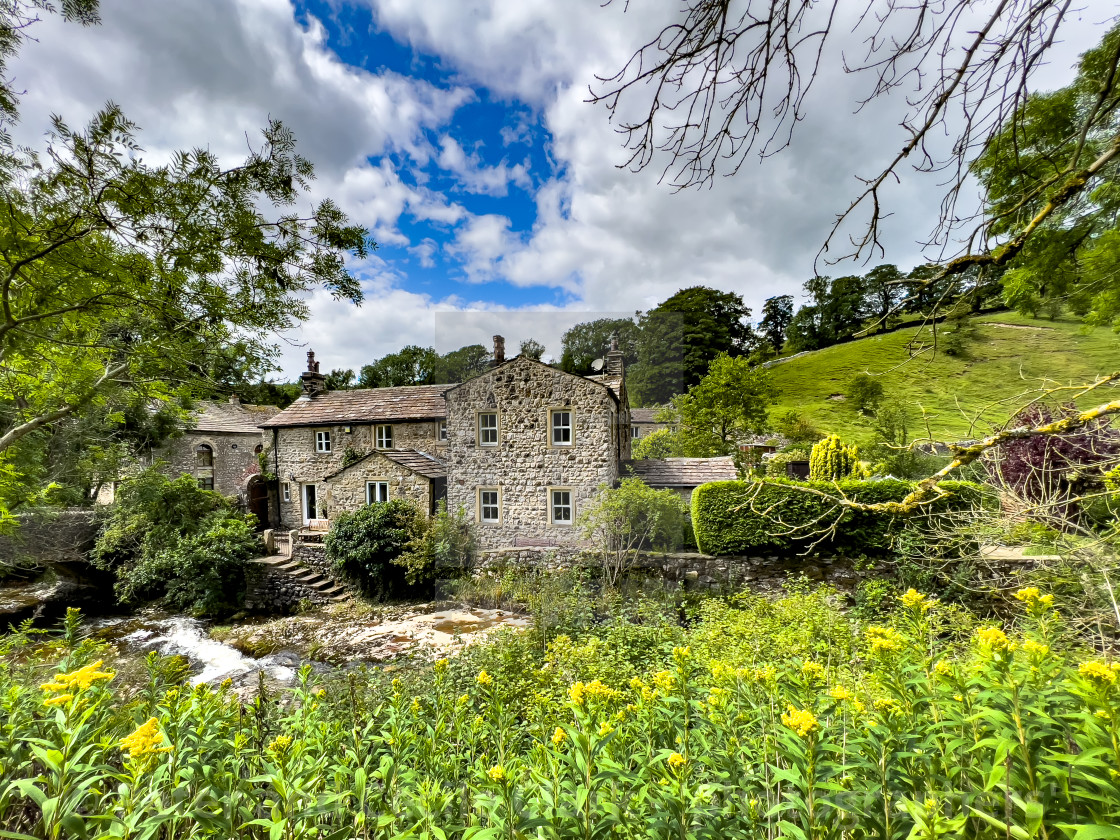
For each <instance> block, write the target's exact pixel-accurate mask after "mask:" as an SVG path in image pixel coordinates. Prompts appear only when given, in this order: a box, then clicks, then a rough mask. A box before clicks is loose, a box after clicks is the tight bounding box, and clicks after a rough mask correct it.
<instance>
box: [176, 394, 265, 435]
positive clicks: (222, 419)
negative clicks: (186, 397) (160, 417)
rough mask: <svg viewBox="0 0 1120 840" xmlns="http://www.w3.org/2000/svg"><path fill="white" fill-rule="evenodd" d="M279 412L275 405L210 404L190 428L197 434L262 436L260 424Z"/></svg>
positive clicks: (201, 410) (195, 417) (197, 416)
mask: <svg viewBox="0 0 1120 840" xmlns="http://www.w3.org/2000/svg"><path fill="white" fill-rule="evenodd" d="M279 411H280V409H279V408H277V407H276V406H274V405H250V404H248V403H239V402H208V403H205V404H204V405H203V407H202V408H201V409H200V410H199V411H198V412H197V413H196V414H195V416H194V420H193V421H192V422H191V426H190V428H191V431H195V432H209V433H218V434H242V435H260V433H261V430H260V424H261V423H263V422H264V421H265V420H268V419H269V418H270V417H273V416H275V415H276V414H278V413H279Z"/></svg>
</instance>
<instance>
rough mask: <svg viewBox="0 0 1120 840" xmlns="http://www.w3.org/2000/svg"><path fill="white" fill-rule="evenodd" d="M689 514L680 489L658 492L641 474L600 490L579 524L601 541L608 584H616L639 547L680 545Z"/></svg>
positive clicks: (599, 544) (587, 533) (593, 537)
mask: <svg viewBox="0 0 1120 840" xmlns="http://www.w3.org/2000/svg"><path fill="white" fill-rule="evenodd" d="M686 515H687V508H686V506H685V503H684V500H683V499H682V498H681V497H680V496H679V495H678V494H677V493H676V492H675V491H673V490H654V489H653V488H652V487H650V486H649V485H647V484H646V483H645V482H644V481H642V480H641V479H640V478H624V479H622V481H620V482H619V484H618V486H617V487H610V486H608V485H605V484H604V485H602V486H601V487H600V488H599V492H598V495H597V496H596V498H595V501H594V502H593V503H592V504H591V505H590V506H589V507H588V508H587V509H586V510H585V511H584V512H583V513H582V514H581V515H580V517H579V521H578V525H579V527H580V529H581V530H582V532H583V533H584V535H585V536H587V537H588V538H590V539H593V540H594V541H595V542H596V544H597V546H598V548H599V554H600V557H601V560H602V569H603V576H604V578H605V579H606V582H607V585H608V586H615V585H616V584H617V583H618V581H619V578H620V577H621V576H622V573H623V572H625V571H626V569H627V568H629V566H630V565H631V564H632V563H633V561H634V559H635V557H636V556H637V553H638V552H639V551H641V550H643V549H646V550H653V551H669V550H672V549H675V548H679V547H680V545H681V543H682V541H683V536H684V524H685V521H686Z"/></svg>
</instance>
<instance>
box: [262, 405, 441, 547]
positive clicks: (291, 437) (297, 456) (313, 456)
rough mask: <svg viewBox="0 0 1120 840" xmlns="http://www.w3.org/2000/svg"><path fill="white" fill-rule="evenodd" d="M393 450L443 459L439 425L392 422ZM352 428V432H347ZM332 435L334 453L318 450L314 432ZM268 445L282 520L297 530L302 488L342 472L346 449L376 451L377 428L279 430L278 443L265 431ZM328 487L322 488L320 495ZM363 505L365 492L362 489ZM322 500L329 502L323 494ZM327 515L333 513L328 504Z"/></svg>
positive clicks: (276, 436)
mask: <svg viewBox="0 0 1120 840" xmlns="http://www.w3.org/2000/svg"><path fill="white" fill-rule="evenodd" d="M391 425H392V427H393V448H394V449H416V450H419V451H421V452H427V453H429V454H432V455H435V456H436V457H441V455H442V453H443V451H444V450H445V449H446V445H445V444H443V443H441V442H440V441H438V440H437V437H438V430H439V425H438V423H436V422H433V421H430V420H426V421H416V422H408V423H393V424H391ZM346 428H349V429H350V431H349V432H347V431H345V429H346ZM319 431H329V432H330V433H331V451H330V452H329V453H328V452H316V451H315V433H316V432H319ZM266 437H267V438H268V443H269V444H270V445H274V446H275V452H276V456H275V461H274V462H273V463H274V464H275V469H276V475H277V477H278V478H279V480H280V497H281V498H280V521H281V522H282V523H283V524H284V525H286V526H288V527H298V526H299V525H300V524H301V523H302V522H303V512H302V497H301V485H303V484H319V483H320V482H322V481H323V479H324V478H326V476H328V475H332V474H333V473H337V472H339V471H340V470H341V469H342V460H343V458H344V456H345V454H346V450H347V449H350V450H353V451H354V452H357V453H359V454H362V455H364V454H365V453H367V452H371V451H373V449H374V426H373V425H370V424H364V425H357V424H351V425H349V426H307V427H298V428H286V429H277V430H276V431H275V441H276V442H275V444H273V443H272V438H273V434H272V432H270V431H266ZM285 484H287V485H288V499H287V500H285V499H284V485H285ZM325 489H326V488H321V489H320V493H321V494H322V492H323V490H325ZM362 493H363V498H362V502H363V504H364V501H365V499H364V493H365V489H364V487H363V490H362ZM320 499H321V500H323V501H326V499H325V498H324V496H323V495H320ZM326 503H327V512H328V514H329V513H330V512H331V506H330V502H329V501H327V502H326Z"/></svg>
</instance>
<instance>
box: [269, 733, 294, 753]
mask: <svg viewBox="0 0 1120 840" xmlns="http://www.w3.org/2000/svg"><path fill="white" fill-rule="evenodd" d="M291 745H292V736H291V735H277V736H276V737H275V738H273V739H272V742H271V743H269V745H268V748H269V750H271V751H272V752H278V753H282V752H286V751H287V750H288V748H289V747H290V746H291Z"/></svg>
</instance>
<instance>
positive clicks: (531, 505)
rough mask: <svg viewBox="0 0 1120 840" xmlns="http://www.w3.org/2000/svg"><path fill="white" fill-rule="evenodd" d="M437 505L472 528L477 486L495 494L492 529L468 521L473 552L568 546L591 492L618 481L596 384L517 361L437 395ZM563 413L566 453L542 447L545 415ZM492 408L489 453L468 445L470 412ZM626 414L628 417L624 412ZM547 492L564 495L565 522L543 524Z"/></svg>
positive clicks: (611, 421)
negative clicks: (442, 449)
mask: <svg viewBox="0 0 1120 840" xmlns="http://www.w3.org/2000/svg"><path fill="white" fill-rule="evenodd" d="M446 398H447V415H448V421H447V423H448V438H449V440H448V448H447V456H446V457H447V461H448V480H447V506H448V509H449V510H452V511H454V510H457V509H458V508H459V507H463V508H465V509H466V510H467V511H468V512H470V513H471V514H472V515H473V516H474V518H475V519H476V522H477V521H478V519H479V516H478V490H479V488H499V490H500V500H501V513H500V522H498V523H495V524H491V523H485V522H478V527H477V535H478V544H479V546H480V547H481V548H484V549H485V548H493V547H499V546H512V545H514V544H515V543H516V542H518V541H520V542H526V541H528V542H533V543H537V544H547V545H554V546H565V547H578V546H580V545H581V544H582V542H583V541H582V540H581V538H580V536H579V533H578V529H577V527H576V525H575V520H576V519H578V517H579V514H580V511H581V510H583V509H585V508H586V506H587V505H588V504H589V503H590V502H591V500H592V498H593V496H594V495H595V492H596V490H597V488H598V487H599V485H601V484H611V483H613V482H614V481H615V480H616V479H617V478H618V460H619V438H620V430H621V429H622V428H625V429H626V430H627V433H628V428H629V422H628V420H626V422H625V423H620V419H622V418H620V410H619V404H618V403H617V402H616V401H615V399H614V397H613V395H612V394H611V392H610V391H609V390H608V389H607V388H606V387H604V386H603V385H600V384H597V383H594V382H590V381H588V380H587V379H584V378H583V377H579V376H573V375H571V374H567V373H564V372H563V371H560V370H556V369H554V368H551V367H548V366H547V365H544V364H541V363H539V362H534V361H532V360H530V359H524V358H517V359H514V360H513V361H512V362H509V363H508V364H505V365H502V366H499V367H497V368H495V369H494V370H492V371H490V372H488V373H485V374H483V375H481V376H479V377H477V378H475V379H472V380H470V381H468V382H465V383H463V384H461V385H458V386H456V387H454V388H452V389H450V390H449V391H448V392H447V395H446ZM554 408H567V409H570V410H571V411H572V417H573V440H572V444H571V445H570V446H552V445H551V444H550V429H549V410H550V409H554ZM480 411H497V413H498V416H499V420H498V422H499V435H498V444H497V445H496V446H481V445H479V442H478V440H477V415H478V412H480ZM626 416H627V417H628V414H627V415H626ZM551 488H570V489H571V491H572V499H573V503H574V511H573V521H572V524H568V525H563V524H552V523H550V521H549V519H550V517H549V504H550V501H549V495H550V489H551Z"/></svg>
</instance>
